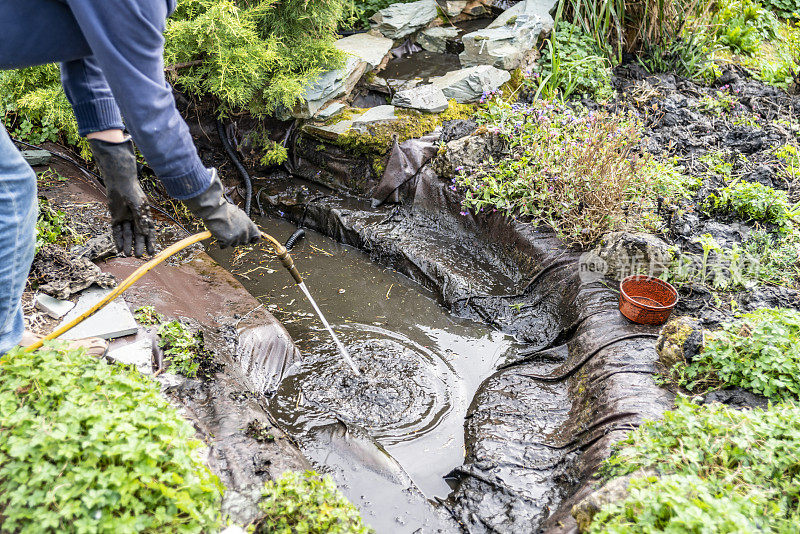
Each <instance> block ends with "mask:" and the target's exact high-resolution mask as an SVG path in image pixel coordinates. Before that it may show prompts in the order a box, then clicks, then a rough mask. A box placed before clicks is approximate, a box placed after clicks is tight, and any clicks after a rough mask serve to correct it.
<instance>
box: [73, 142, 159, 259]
mask: <svg viewBox="0 0 800 534" xmlns="http://www.w3.org/2000/svg"><path fill="white" fill-rule="evenodd" d="M89 145H90V146H91V147H92V154H94V158H95V161H97V165H98V166H99V167H100V172H101V174H102V175H103V180H104V181H105V183H106V196H107V197H108V211H109V212H110V213H111V230H112V233H113V235H114V244H115V245H116V246H117V251H118V252H121V253H122V254H124V255H125V256H130V255H131V252H133V254H134V255H135V256H136V257H137V258H141V257H142V255H143V254H144V252H145V250H147V253H148V254H151V255H152V254H153V253H155V225H154V224H153V217H152V215H151V214H150V205H149V204H148V203H147V196H145V194H144V191H143V190H142V186H140V185H139V179H138V177H137V176H136V155H135V154H134V153H133V141H131V140H130V138H128V140H127V141H124V142H122V143H109V142H106V141H101V140H100V139H89Z"/></svg>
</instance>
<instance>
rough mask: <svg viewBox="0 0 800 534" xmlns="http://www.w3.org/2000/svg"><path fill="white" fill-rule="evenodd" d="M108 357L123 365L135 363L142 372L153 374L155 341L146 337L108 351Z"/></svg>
mask: <svg viewBox="0 0 800 534" xmlns="http://www.w3.org/2000/svg"><path fill="white" fill-rule="evenodd" d="M106 358H108V359H109V360H112V361H114V362H116V363H121V364H123V365H133V366H135V367H136V369H138V370H139V372H140V373H142V374H145V375H151V374H153V341H152V339H150V338H149V337H144V338H142V339H140V340H138V341H134V342H133V343H128V344H127V345H123V346H122V347H119V348H118V349H114V350H110V351H108V354H107V355H106Z"/></svg>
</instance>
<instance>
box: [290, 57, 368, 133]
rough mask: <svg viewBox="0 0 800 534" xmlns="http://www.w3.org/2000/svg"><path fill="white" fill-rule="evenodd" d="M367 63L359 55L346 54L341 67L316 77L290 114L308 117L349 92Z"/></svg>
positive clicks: (303, 117) (297, 116)
mask: <svg viewBox="0 0 800 534" xmlns="http://www.w3.org/2000/svg"><path fill="white" fill-rule="evenodd" d="M367 67H368V64H367V62H366V61H364V60H362V59H361V58H359V57H356V56H353V55H348V56H347V59H345V65H344V67H342V68H341V69H335V70H329V71H327V72H323V73H322V74H320V75H319V76H317V77H316V79H315V80H314V83H312V84H311V86H310V87H309V89H308V91H306V95H305V100H303V101H302V102H301V103H299V104H297V105H296V106H295V108H294V109H293V110H292V113H291V115H292V116H293V117H295V118H298V119H308V118H311V117H313V116H315V115H316V113H317V111H319V110H320V109H321V108H322V107H323V106H325V104H327V103H328V102H330V101H331V100H335V99H337V98H339V97H340V96H344V95H346V94H349V93H350V91H352V90H353V87H354V86H355V85H356V83H357V82H358V80H360V79H361V76H363V75H364V73H365V72H366V71H367Z"/></svg>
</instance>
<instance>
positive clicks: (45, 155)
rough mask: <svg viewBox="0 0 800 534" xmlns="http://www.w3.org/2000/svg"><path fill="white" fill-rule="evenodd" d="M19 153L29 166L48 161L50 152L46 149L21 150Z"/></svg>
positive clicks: (45, 163) (43, 163)
mask: <svg viewBox="0 0 800 534" xmlns="http://www.w3.org/2000/svg"><path fill="white" fill-rule="evenodd" d="M20 154H22V157H23V158H25V161H27V162H28V165H30V166H31V167H36V166H37V165H47V164H48V163H50V156H51V154H50V152H48V151H47V150H22V151H20Z"/></svg>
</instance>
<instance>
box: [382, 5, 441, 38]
mask: <svg viewBox="0 0 800 534" xmlns="http://www.w3.org/2000/svg"><path fill="white" fill-rule="evenodd" d="M437 15H438V11H437V5H436V2H435V1H434V0H419V1H418V2H411V3H408V4H392V5H390V6H389V7H387V8H384V9H381V10H380V11H378V12H377V13H375V14H374V15H372V17H371V18H370V21H372V27H373V28H374V29H376V30H378V31H379V32H381V34H383V35H384V36H385V37H388V38H389V39H394V40H397V39H402V38H403V37H406V36H408V35H411V34H412V33H414V32H416V31H417V30H419V29H421V28H424V27H425V26H427V25H428V23H429V22H431V21H432V20H433V19H435V18H436V16H437Z"/></svg>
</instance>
